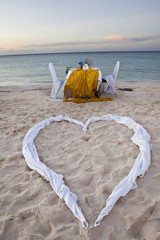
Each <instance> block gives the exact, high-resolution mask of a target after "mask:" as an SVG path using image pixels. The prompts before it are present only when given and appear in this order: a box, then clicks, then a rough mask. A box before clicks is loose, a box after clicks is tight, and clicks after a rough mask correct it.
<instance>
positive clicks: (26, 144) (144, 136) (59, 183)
mask: <svg viewBox="0 0 160 240" xmlns="http://www.w3.org/2000/svg"><path fill="white" fill-rule="evenodd" d="M111 120H114V121H116V122H117V123H120V124H124V125H125V126H127V127H128V128H129V129H132V130H133V131H134V135H133V136H132V138H131V140H132V141H133V142H134V143H135V144H136V145H138V146H139V150H140V153H139V154H138V156H137V158H136V160H135V163H134V165H133V167H132V169H131V171H130V172H129V174H128V175H127V176H126V177H125V178H124V179H123V180H122V181H120V183H119V184H118V185H117V186H116V187H115V188H114V190H113V191H112V193H111V194H110V196H109V197H108V199H107V200H106V205H105V207H104V208H103V209H102V211H101V213H100V214H99V216H98V217H97V219H96V221H95V222H94V226H95V227H96V226H98V225H100V221H101V220H102V219H103V217H104V216H106V215H108V214H109V212H110V211H111V209H112V208H113V206H114V205H115V203H116V202H117V200H118V199H119V198H120V197H121V196H125V195H126V194H127V193H128V192H129V191H130V190H131V189H134V188H136V187H137V185H136V178H137V177H141V178H142V177H143V175H144V173H145V172H146V171H147V170H148V167H149V165H150V163H151V154H150V151H151V145H150V135H149V134H148V133H147V131H146V130H145V129H144V128H143V127H142V126H141V125H139V124H138V123H136V122H135V121H134V120H133V119H131V118H128V117H121V116H118V115H113V114H107V115H104V116H101V117H91V118H89V119H88V120H87V122H86V123H82V122H81V121H78V120H76V119H73V118H70V117H68V116H62V115H60V116H57V117H51V118H48V119H45V120H43V121H42V122H39V123H38V124H36V125H35V126H34V127H32V128H31V129H30V130H29V131H28V133H27V134H26V136H25V138H24V140H23V150H22V152H23V156H24V158H25V160H26V163H27V165H28V166H29V167H30V168H31V169H33V170H36V171H37V172H38V173H39V174H41V175H42V177H43V178H44V179H46V180H47V181H49V182H50V184H51V186H52V188H53V190H54V191H55V192H56V194H57V195H58V196H59V198H60V199H62V200H64V201H65V203H66V204H67V206H68V207H69V208H70V209H71V211H72V212H73V214H74V215H75V216H76V217H77V218H78V219H79V220H80V221H81V223H82V225H83V227H84V228H85V229H87V228H88V223H87V221H86V219H85V217H84V215H83V213H82V210H81V208H80V207H79V206H78V204H77V199H78V198H77V196H76V195H75V194H74V193H72V192H71V191H70V190H69V188H68V186H66V185H65V183H64V181H63V175H61V174H57V173H56V172H54V171H53V170H51V169H50V168H49V167H47V166H46V165H45V164H44V163H42V162H41V161H40V160H39V157H38V153H37V150H36V147H35V144H34V139H35V137H36V136H37V135H38V133H39V131H40V130H41V129H43V128H44V127H46V126H48V125H49V124H50V123H51V122H59V121H68V122H72V123H75V124H77V125H80V126H82V128H83V131H84V132H86V131H87V128H88V126H89V124H90V123H93V122H97V121H111Z"/></svg>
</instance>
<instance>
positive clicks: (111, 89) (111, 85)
mask: <svg viewBox="0 0 160 240" xmlns="http://www.w3.org/2000/svg"><path fill="white" fill-rule="evenodd" d="M119 66H120V62H119V61H117V63H116V65H115V68H114V70H113V73H112V75H108V76H105V77H103V79H105V80H106V82H107V84H103V91H104V92H107V93H111V94H114V93H115V92H116V89H115V83H116V79H117V75H118V71H119Z"/></svg>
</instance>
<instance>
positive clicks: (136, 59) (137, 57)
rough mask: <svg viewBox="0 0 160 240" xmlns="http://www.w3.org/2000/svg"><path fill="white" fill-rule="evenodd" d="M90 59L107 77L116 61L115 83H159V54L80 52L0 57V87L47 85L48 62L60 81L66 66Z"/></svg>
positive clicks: (48, 75)
mask: <svg viewBox="0 0 160 240" xmlns="http://www.w3.org/2000/svg"><path fill="white" fill-rule="evenodd" d="M85 58H90V59H92V62H93V67H98V68H100V70H101V72H102V75H103V76H105V75H110V74H112V72H113V69H114V66H115V64H116V62H117V61H118V60H119V61H120V69H119V73H118V78H117V81H122V82H126V83H127V82H132V83H138V82H139V83H153V84H154V83H160V52H159V51H158V52H83V53H82V52H80V53H52V54H51V53H49V54H30V55H12V56H0V86H10V87H13V86H22V85H23V86H33V85H34V86H50V85H51V84H52V79H51V76H50V72H49V69H48V64H49V62H52V63H53V65H54V67H55V70H56V73H57V77H58V78H60V79H64V78H65V76H66V73H65V72H66V67H67V66H72V67H75V68H77V67H78V62H79V61H83V60H84V59H85Z"/></svg>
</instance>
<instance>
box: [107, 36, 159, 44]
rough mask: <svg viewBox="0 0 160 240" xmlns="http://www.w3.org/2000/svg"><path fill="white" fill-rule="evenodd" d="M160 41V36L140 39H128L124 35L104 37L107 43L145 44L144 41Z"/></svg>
mask: <svg viewBox="0 0 160 240" xmlns="http://www.w3.org/2000/svg"><path fill="white" fill-rule="evenodd" d="M157 39H160V35H152V36H143V35H141V36H139V37H126V36H123V35H118V34H114V35H108V36H105V37H104V40H105V41H109V42H143V41H150V40H157Z"/></svg>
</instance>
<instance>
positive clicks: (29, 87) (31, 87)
mask: <svg viewBox="0 0 160 240" xmlns="http://www.w3.org/2000/svg"><path fill="white" fill-rule="evenodd" d="M155 85H157V86H160V81H157V82H156V81H153V82H143V81H142V82H137V81H133V82H130V81H129V82H125V81H117V83H116V88H119V87H121V86H123V87H126V88H127V87H136V86H142V87H145V86H155ZM41 89H52V83H51V84H48V85H46V84H42V85H36V84H35V85H5V86H3V85H0V91H1V92H2V91H3V90H10V91H13V90H23V91H25V90H27V91H28V90H41Z"/></svg>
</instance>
